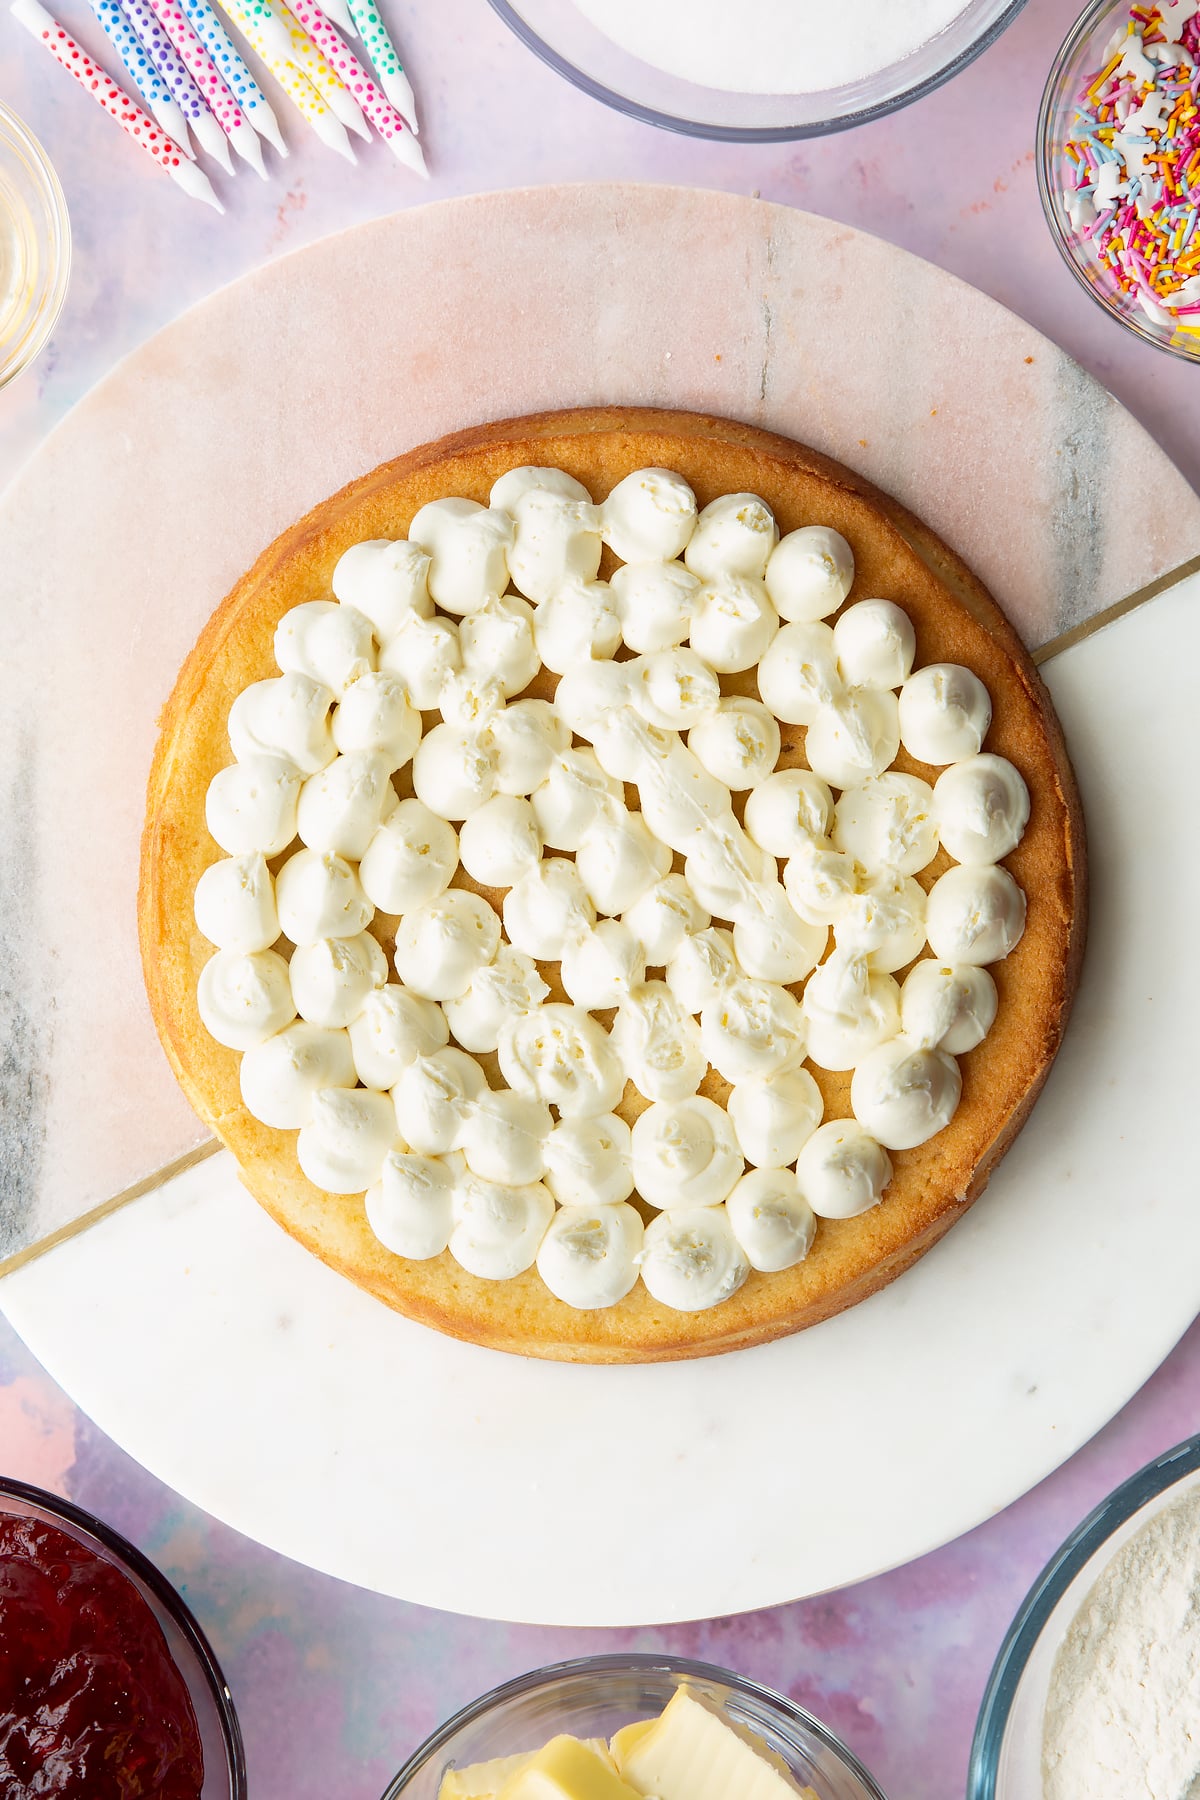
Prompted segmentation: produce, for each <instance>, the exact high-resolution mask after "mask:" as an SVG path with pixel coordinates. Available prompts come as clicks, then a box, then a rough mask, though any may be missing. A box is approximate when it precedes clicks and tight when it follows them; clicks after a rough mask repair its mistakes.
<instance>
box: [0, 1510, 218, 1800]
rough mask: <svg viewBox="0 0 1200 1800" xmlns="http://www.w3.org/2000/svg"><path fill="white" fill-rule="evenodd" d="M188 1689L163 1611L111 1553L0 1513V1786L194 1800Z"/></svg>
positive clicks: (93, 1797) (198, 1765)
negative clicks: (162, 1623) (160, 1616)
mask: <svg viewBox="0 0 1200 1800" xmlns="http://www.w3.org/2000/svg"><path fill="white" fill-rule="evenodd" d="M203 1783H204V1756H203V1752H202V1750H201V1746H200V1732H199V1728H198V1726H197V1724H196V1715H195V1712H194V1711H193V1709H192V1702H191V1697H190V1696H189V1694H188V1691H187V1686H186V1684H185V1682H184V1679H183V1676H182V1675H181V1674H180V1672H179V1670H178V1669H177V1668H176V1666H175V1664H174V1662H173V1661H172V1660H171V1655H170V1652H169V1650H168V1649H167V1642H166V1639H165V1638H164V1636H163V1634H162V1630H161V1628H160V1626H159V1623H158V1620H157V1619H156V1618H155V1616H154V1614H153V1612H152V1611H151V1610H150V1607H149V1606H148V1605H147V1603H146V1601H145V1600H144V1599H143V1598H142V1596H141V1594H140V1593H139V1592H138V1590H137V1588H135V1587H134V1585H133V1583H132V1582H131V1581H130V1580H129V1579H128V1577H127V1576H126V1575H124V1574H123V1573H122V1572H121V1570H120V1569H118V1568H116V1567H115V1566H114V1565H113V1564H112V1563H110V1562H107V1561H105V1559H104V1558H103V1557H102V1556H98V1555H97V1554H96V1552H95V1551H94V1550H90V1549H88V1548H87V1547H86V1546H85V1545H83V1544H79V1543H77V1542H76V1541H75V1539H74V1538H72V1537H69V1536H68V1535H67V1533H66V1532H65V1531H60V1530H59V1529H58V1528H57V1527H55V1526H53V1525H48V1524H45V1523H43V1521H42V1520H40V1519H34V1518H28V1517H19V1516H16V1515H10V1514H0V1795H3V1796H4V1800H59V1797H60V1796H61V1797H63V1800H151V1797H152V1796H153V1797H155V1800H199V1796H200V1790H201V1788H202V1786H203Z"/></svg>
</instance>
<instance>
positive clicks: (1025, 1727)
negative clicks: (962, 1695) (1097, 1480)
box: [967, 1435, 1200, 1800]
mask: <svg viewBox="0 0 1200 1800" xmlns="http://www.w3.org/2000/svg"><path fill="white" fill-rule="evenodd" d="M1196 1488H1200V1435H1197V1436H1196V1437H1193V1438H1189V1439H1188V1440H1187V1442H1186V1443H1184V1444H1178V1445H1176V1447H1175V1449H1174V1450H1166V1451H1164V1452H1163V1454H1162V1455H1161V1456H1156V1457H1155V1459H1154V1461H1153V1462H1152V1463H1147V1465H1146V1467H1145V1468H1144V1469H1139V1470H1138V1472H1137V1474H1136V1475H1131V1476H1130V1478H1129V1480H1128V1481H1126V1482H1123V1483H1122V1484H1121V1486H1120V1487H1119V1488H1117V1489H1116V1490H1115V1492H1113V1493H1111V1494H1110V1495H1109V1496H1108V1499H1107V1500H1102V1501H1101V1503H1100V1505H1099V1506H1098V1507H1097V1508H1096V1510H1095V1511H1094V1512H1093V1513H1090V1514H1089V1515H1088V1517H1087V1518H1086V1519H1085V1520H1084V1521H1083V1523H1082V1525H1079V1526H1077V1527H1076V1529H1075V1530H1074V1531H1073V1532H1072V1533H1071V1535H1070V1537H1069V1538H1068V1539H1067V1541H1066V1543H1065V1544H1063V1546H1062V1548H1061V1549H1060V1550H1059V1551H1058V1552H1057V1553H1056V1554H1055V1555H1054V1556H1053V1557H1052V1558H1051V1559H1050V1561H1049V1562H1048V1563H1047V1564H1046V1567H1045V1568H1044V1569H1043V1570H1042V1572H1041V1574H1040V1575H1039V1576H1038V1578H1037V1580H1036V1581H1035V1582H1034V1584H1033V1586H1032V1587H1031V1588H1030V1590H1029V1592H1028V1594H1027V1595H1026V1596H1025V1599H1024V1600H1023V1602H1022V1603H1021V1607H1020V1609H1019V1611H1018V1613H1017V1616H1016V1618H1015V1619H1014V1620H1013V1622H1012V1624H1011V1625H1010V1626H1009V1629H1008V1635H1007V1636H1006V1638H1005V1640H1004V1643H1003V1644H1002V1645H1001V1647H1000V1654H999V1656H998V1657H997V1658H996V1662H995V1666H994V1667H993V1669H992V1673H991V1675H990V1677H989V1678H988V1684H987V1689H986V1691H985V1693H984V1696H983V1705H982V1706H981V1707H980V1709H979V1718H978V1721H977V1722H976V1725H975V1737H974V1741H973V1742H972V1745H971V1762H970V1767H969V1769H968V1771H967V1800H1042V1792H1043V1786H1042V1718H1043V1715H1044V1713H1045V1710H1046V1696H1047V1693H1048V1691H1049V1686H1050V1676H1051V1672H1052V1670H1053V1667H1054V1659H1055V1657H1056V1656H1057V1654H1058V1648H1059V1645H1060V1644H1061V1643H1062V1640H1063V1638H1064V1636H1065V1635H1066V1632H1067V1629H1068V1627H1069V1626H1070V1624H1071V1622H1072V1620H1073V1619H1074V1617H1075V1614H1076V1613H1077V1612H1078V1611H1079V1608H1080V1606H1081V1605H1082V1603H1083V1601H1084V1600H1085V1599H1086V1597H1087V1595H1088V1593H1089V1592H1090V1590H1091V1588H1092V1586H1093V1584H1094V1583H1095V1582H1096V1580H1097V1579H1098V1578H1099V1576H1100V1574H1101V1572H1102V1571H1103V1569H1104V1567H1105V1565H1106V1563H1107V1562H1108V1561H1109V1559H1110V1557H1112V1556H1113V1555H1115V1553H1116V1552H1117V1551H1118V1550H1119V1549H1120V1548H1121V1546H1122V1544H1124V1543H1126V1542H1127V1541H1128V1539H1129V1538H1131V1537H1132V1536H1133V1535H1134V1533H1135V1532H1138V1531H1140V1530H1141V1528H1142V1526H1143V1525H1144V1524H1145V1523H1146V1521H1147V1519H1150V1518H1152V1517H1153V1515H1154V1514H1155V1513H1156V1512H1160V1511H1161V1510H1162V1508H1163V1507H1164V1506H1169V1505H1171V1504H1172V1503H1173V1502H1174V1501H1176V1500H1178V1499H1179V1498H1180V1496H1181V1495H1183V1494H1186V1493H1189V1492H1191V1491H1192V1490H1194V1489H1196Z"/></svg>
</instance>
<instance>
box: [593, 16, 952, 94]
mask: <svg viewBox="0 0 1200 1800" xmlns="http://www.w3.org/2000/svg"><path fill="white" fill-rule="evenodd" d="M577 5H578V7H579V10H580V12H582V13H583V14H584V15H585V16H586V17H587V18H589V19H590V20H591V21H592V24H593V25H595V26H596V27H597V28H598V29H599V30H600V31H602V32H603V33H604V34H605V36H606V37H609V38H611V39H612V40H613V42H614V43H617V44H620V46H621V48H622V49H624V50H628V51H629V52H630V53H631V54H632V55H634V56H639V57H640V58H641V59H642V61H643V62H647V63H650V64H652V65H653V67H654V68H656V69H664V70H666V72H667V73H668V74H669V75H677V76H680V77H681V78H682V79H683V80H685V81H694V82H697V83H699V85H700V86H702V87H711V88H723V89H725V90H727V91H729V92H734V93H741V94H816V93H821V92H823V91H824V89H826V88H833V87H841V86H843V85H844V84H846V83H847V82H852V81H858V80H861V79H862V77H863V76H865V75H874V74H876V73H877V72H878V71H879V70H880V69H886V68H890V67H891V65H892V64H893V63H897V62H899V61H900V60H901V59H902V58H903V57H905V56H908V55H910V54H911V53H912V51H914V50H917V49H919V48H920V46H921V45H922V44H925V43H928V41H929V39H930V38H932V37H936V36H937V34H938V32H939V31H944V30H945V28H946V26H947V25H949V24H951V23H952V22H953V20H955V19H956V18H957V17H958V15H959V14H960V13H961V12H963V11H965V9H966V5H967V0H577Z"/></svg>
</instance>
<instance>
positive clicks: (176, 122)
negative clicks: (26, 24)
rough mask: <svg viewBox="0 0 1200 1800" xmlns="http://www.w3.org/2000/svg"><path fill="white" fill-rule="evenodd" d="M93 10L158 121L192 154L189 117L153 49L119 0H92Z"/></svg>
mask: <svg viewBox="0 0 1200 1800" xmlns="http://www.w3.org/2000/svg"><path fill="white" fill-rule="evenodd" d="M91 7H92V11H93V12H94V13H95V15H96V17H97V19H99V21H100V24H101V27H102V28H103V31H104V35H105V36H106V37H107V38H108V41H109V43H110V44H111V45H112V47H113V49H114V50H115V51H116V53H117V55H118V56H119V57H120V59H121V61H122V62H123V63H124V65H125V72H126V74H127V75H128V76H129V78H130V80H131V81H132V82H133V84H134V86H135V87H136V88H137V90H138V92H139V93H140V94H141V96H142V99H143V100H144V101H145V102H146V105H147V106H148V107H149V109H150V111H151V112H152V113H153V115H154V118H155V120H156V122H157V123H158V125H159V126H160V127H161V128H162V130H163V131H165V132H166V134H167V136H168V137H170V138H174V139H175V142H176V143H177V144H178V145H179V148H180V149H181V150H183V151H185V152H186V154H187V155H188V156H189V157H190V156H192V155H193V154H194V153H193V151H192V148H191V144H190V140H189V138H188V126H187V118H186V116H185V114H184V112H183V108H182V107H181V106H180V105H179V102H178V101H177V100H173V99H172V98H171V90H170V88H169V87H168V86H167V84H166V82H165V81H164V80H163V78H162V76H161V75H160V74H159V72H158V70H157V69H156V68H155V66H154V64H153V62H152V61H151V59H150V53H149V51H148V50H147V49H146V47H145V45H144V44H143V43H142V40H141V39H140V38H139V37H138V35H137V33H136V31H134V29H133V26H132V25H131V24H130V23H129V20H128V19H127V18H126V17H125V14H124V12H123V10H122V8H121V5H120V0H91Z"/></svg>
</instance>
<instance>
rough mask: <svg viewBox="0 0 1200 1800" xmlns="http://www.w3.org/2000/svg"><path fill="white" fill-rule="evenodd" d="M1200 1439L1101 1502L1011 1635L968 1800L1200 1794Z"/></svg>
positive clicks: (982, 1719) (978, 1744)
mask: <svg viewBox="0 0 1200 1800" xmlns="http://www.w3.org/2000/svg"><path fill="white" fill-rule="evenodd" d="M1198 1690H1200V1435H1197V1436H1196V1437H1193V1438H1189V1439H1188V1441H1187V1442H1186V1443H1184V1444H1179V1445H1177V1446H1176V1447H1175V1449H1173V1450H1167V1451H1164V1453H1163V1454H1162V1455H1161V1456H1157V1457H1155V1459H1154V1461H1153V1462H1152V1463H1148V1464H1147V1466H1146V1467H1145V1468H1144V1469H1140V1470H1139V1471H1138V1473H1137V1474H1136V1475H1133V1476H1131V1477H1130V1479H1129V1480H1128V1481H1126V1482H1123V1483H1122V1485H1121V1486H1120V1487H1119V1488H1117V1489H1116V1491H1115V1492H1114V1493H1112V1494H1110V1495H1109V1496H1108V1499H1107V1500H1104V1501H1102V1502H1101V1504H1100V1505H1099V1506H1098V1507H1097V1508H1096V1510H1095V1511H1094V1512H1093V1513H1091V1514H1090V1515H1089V1517H1088V1518H1086V1519H1085V1520H1084V1521H1083V1523H1082V1525H1080V1526H1079V1527H1078V1528H1077V1529H1076V1530H1075V1531H1073V1532H1072V1533H1071V1535H1070V1537H1069V1538H1068V1539H1067V1541H1066V1543H1065V1544H1063V1546H1062V1548H1061V1549H1060V1550H1059V1551H1058V1552H1057V1554H1056V1555H1055V1556H1054V1557H1052V1559H1051V1560H1050V1562H1049V1563H1048V1564H1047V1565H1046V1567H1045V1568H1044V1569H1043V1570H1042V1573H1041V1574H1040V1575H1039V1576H1038V1579H1037V1580H1036V1582H1035V1583H1034V1585H1033V1587H1032V1588H1031V1589H1030V1591H1029V1593H1028V1594H1027V1595H1026V1598H1025V1600H1024V1602H1023V1603H1022V1605H1021V1607H1020V1610H1019V1611H1018V1613H1017V1616H1016V1618H1015V1619H1014V1620H1013V1623H1012V1625H1011V1626H1010V1627H1009V1631H1008V1635H1007V1636H1006V1638H1005V1640H1004V1643H1003V1645H1002V1646H1001V1649H1000V1654H999V1656H998V1657H997V1658H996V1663H995V1666H994V1668H993V1669H992V1673H991V1676H990V1678H989V1680H988V1684H987V1689H986V1692H985V1693H984V1697H983V1705H982V1707H981V1708H980V1712H979V1719H978V1721H977V1723H976V1726H975V1738H974V1742H973V1743H972V1746H971V1762H970V1768H969V1770H968V1774H967V1800H1080V1797H1081V1796H1083V1795H1086V1796H1087V1800H1130V1796H1131V1795H1134V1794H1143V1795H1147V1796H1150V1795H1158V1794H1162V1795H1166V1794H1170V1795H1183V1794H1191V1793H1195V1792H1200V1741H1198V1740H1197V1738H1196V1734H1195V1718H1196V1707H1195V1697H1196V1693H1197V1691H1198Z"/></svg>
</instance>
